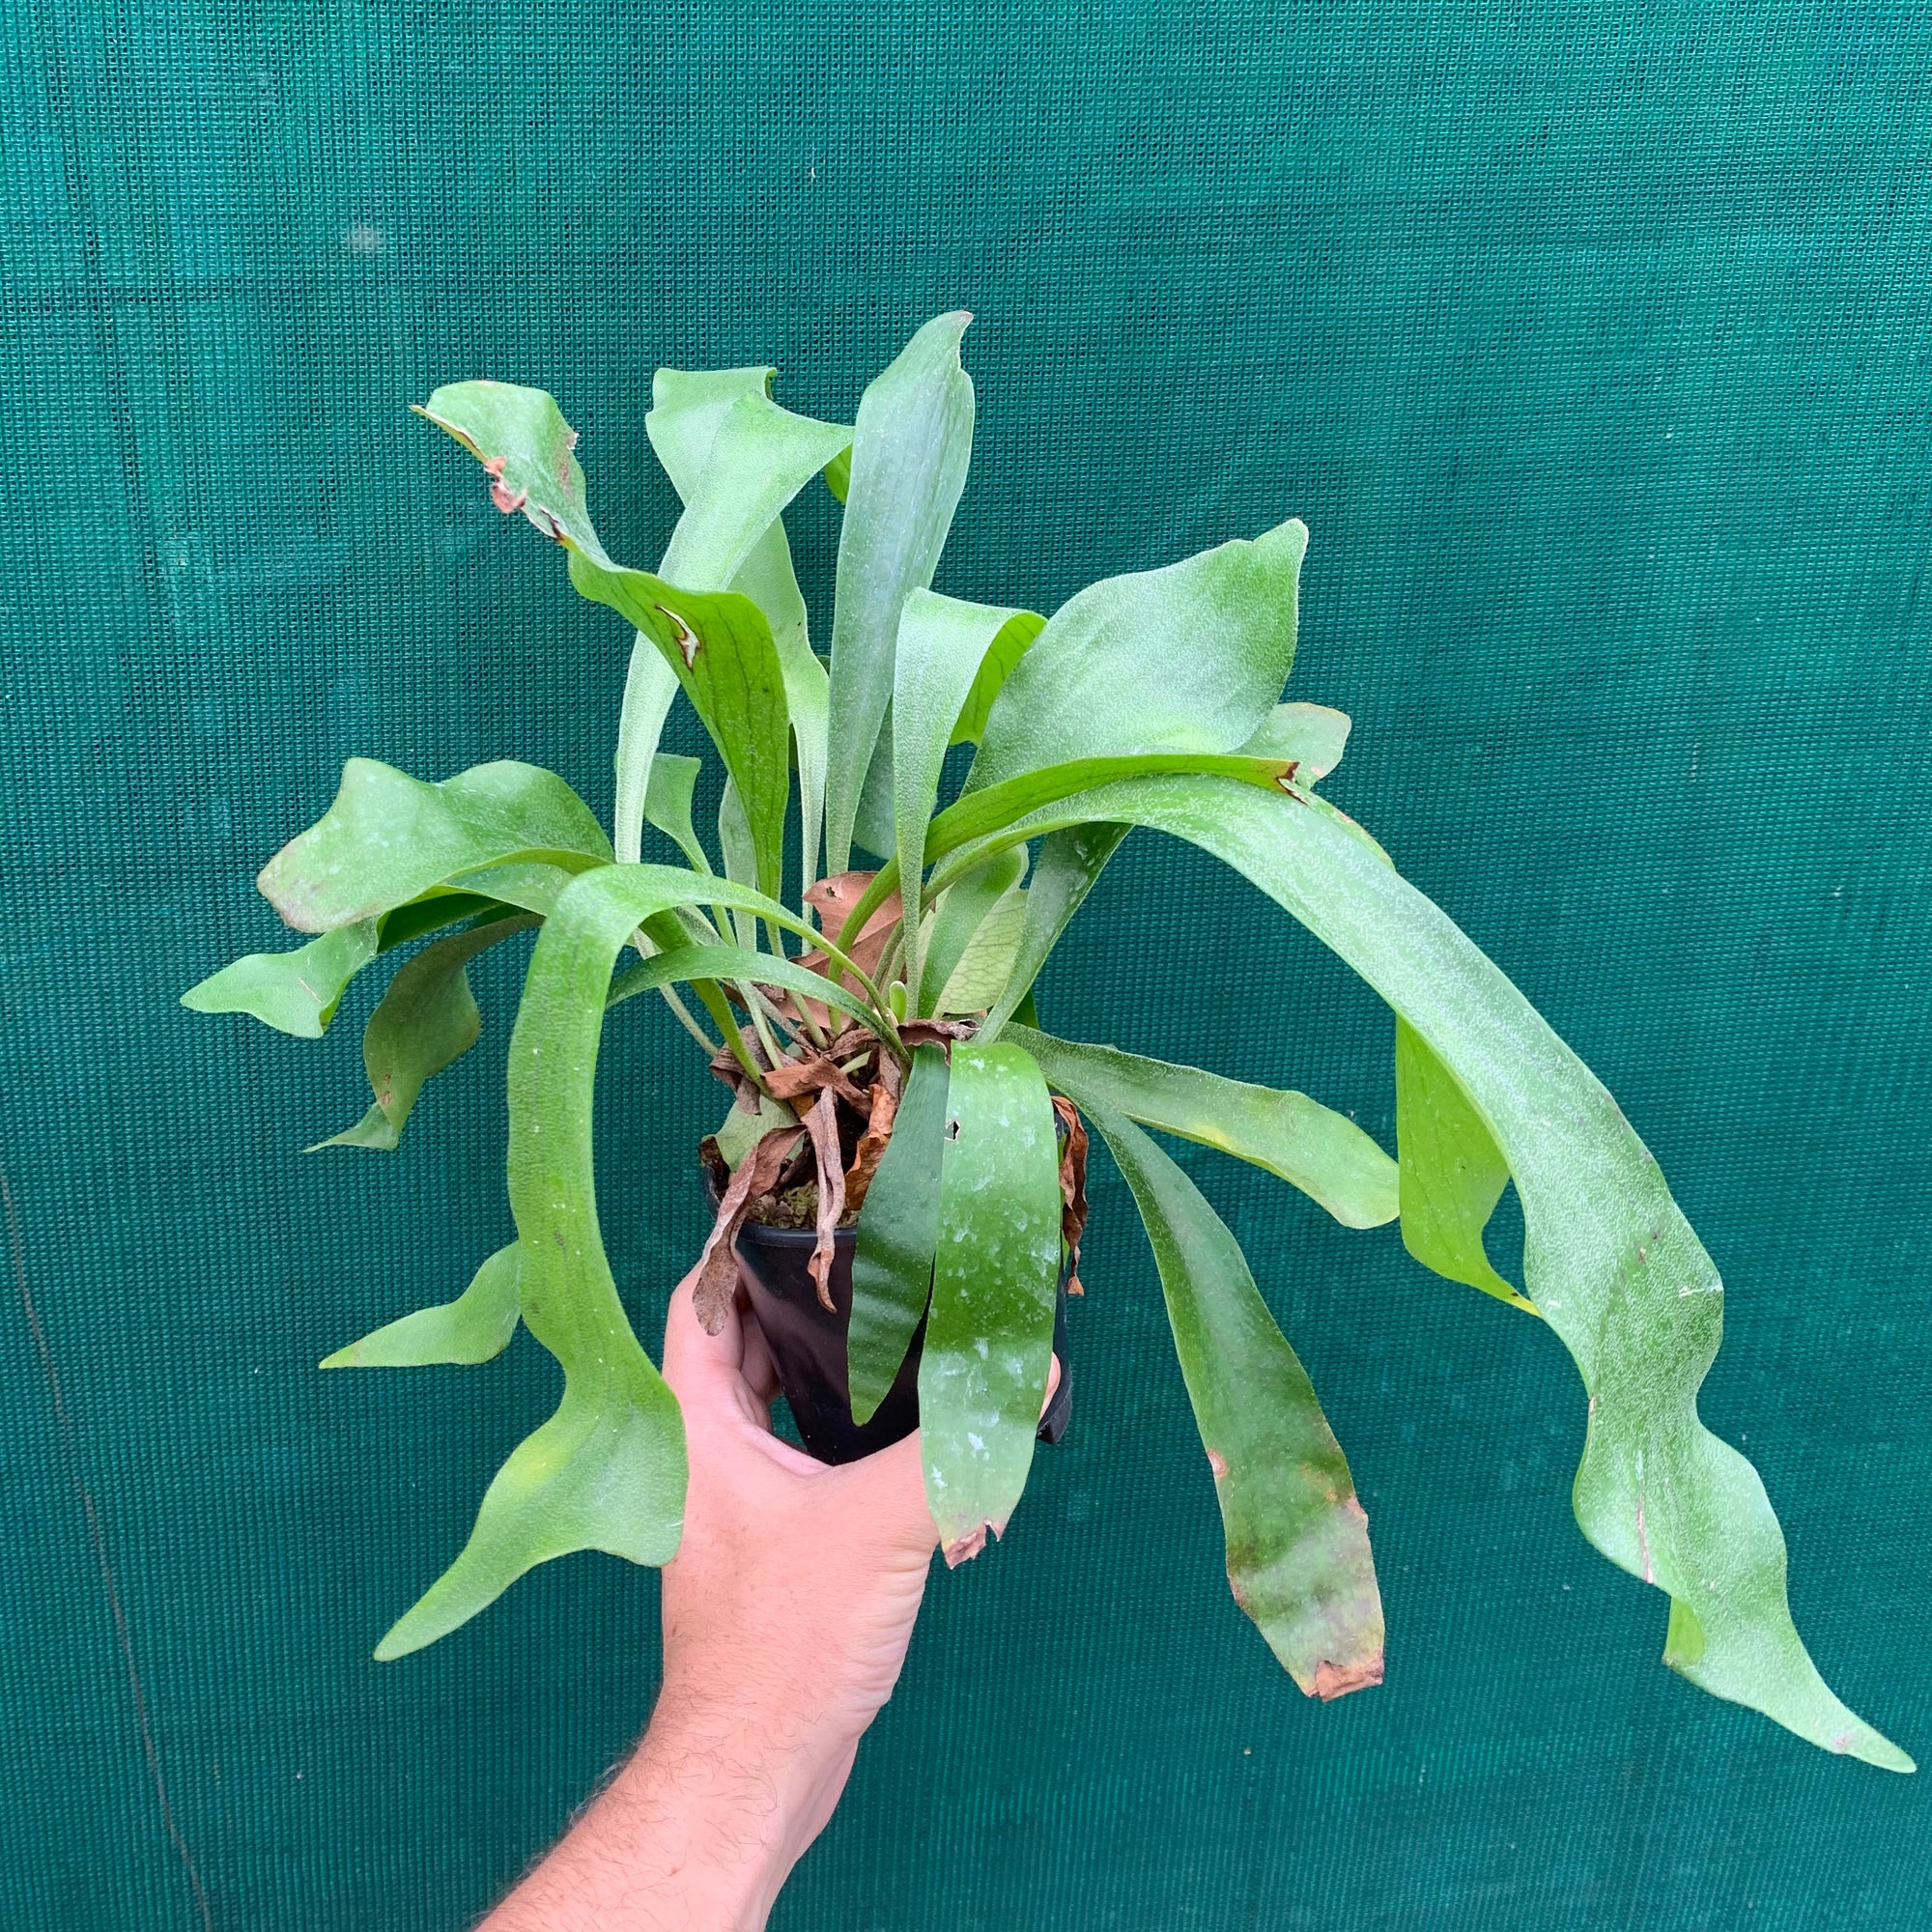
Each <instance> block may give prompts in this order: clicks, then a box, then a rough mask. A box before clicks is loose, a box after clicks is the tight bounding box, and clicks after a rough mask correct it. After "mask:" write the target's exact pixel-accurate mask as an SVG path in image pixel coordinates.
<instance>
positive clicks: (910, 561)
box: [825, 309, 973, 872]
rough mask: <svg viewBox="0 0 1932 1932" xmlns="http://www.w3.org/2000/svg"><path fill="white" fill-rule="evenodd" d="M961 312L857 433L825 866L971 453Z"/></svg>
mask: <svg viewBox="0 0 1932 1932" xmlns="http://www.w3.org/2000/svg"><path fill="white" fill-rule="evenodd" d="M971 321H972V317H971V316H970V315H968V314H967V313H966V312H965V311H964V310H963V309H962V310H957V311H955V312H954V313H952V314H951V315H942V316H937V317H935V318H934V319H933V320H932V321H931V322H928V323H927V324H926V325H925V327H923V328H922V329H921V330H920V331H919V332H918V334H916V335H915V336H914V337H913V338H912V340H911V341H910V342H909V343H907V344H906V346H905V348H904V349H903V350H901V351H900V352H899V355H898V356H897V357H896V359H895V361H894V362H893V363H892V365H891V366H890V367H889V368H888V369H886V370H885V371H884V372H883V373H882V374H881V375H879V376H878V377H876V378H875V379H874V380H873V382H872V384H870V386H869V387H868V388H867V391H866V393H865V396H864V398H863V399H862V400H861V402H860V404H859V416H858V421H857V423H856V424H855V425H854V428H853V439H852V456H851V473H850V479H849V482H848V484H847V489H846V496H845V516H844V521H843V524H842V525H841V526H840V529H839V535H838V594H837V606H836V611H835V614H834V617H833V623H832V738H831V742H832V743H833V745H834V746H836V747H837V748H838V761H837V762H836V763H835V764H833V766H832V767H831V769H830V771H829V772H828V773H827V775H826V788H825V821H826V823H825V862H826V867H827V868H828V869H829V870H831V871H834V872H839V871H843V870H844V869H845V868H846V867H847V866H849V865H850V863H851V857H852V834H853V827H854V825H855V824H856V823H857V821H858V816H859V796H860V793H861V792H862V790H863V789H864V788H865V783H866V776H867V770H868V769H869V767H870V765H871V762H872V754H873V749H874V747H875V746H877V745H878V744H879V742H880V727H881V726H882V725H884V723H885V718H886V708H887V705H888V704H889V702H890V701H891V698H892V695H893V645H894V640H895V637H896V635H897V632H898V625H899V612H900V611H901V610H902V609H903V608H904V605H905V601H906V599H907V597H908V596H910V595H911V593H912V592H913V591H915V590H923V589H924V588H926V587H927V585H929V584H930V583H931V582H932V573H933V571H934V569H935V568H936V567H937V565H938V562H939V554H940V552H941V551H942V550H943V549H944V548H945V545H946V536H947V532H948V531H949V530H950V529H951V528H952V512H953V510H954V508H955V507H956V506H957V504H958V501H959V493H960V492H961V490H962V489H964V488H965V484H966V468H967V465H968V463H969V462H970V461H971V458H972V453H973V383H972V379H971V378H970V377H969V376H968V375H967V374H966V372H965V370H964V369H962V368H961V367H960V365H959V339H960V337H961V336H962V335H963V334H964V333H965V330H966V325H967V324H968V323H969V322H971Z"/></svg>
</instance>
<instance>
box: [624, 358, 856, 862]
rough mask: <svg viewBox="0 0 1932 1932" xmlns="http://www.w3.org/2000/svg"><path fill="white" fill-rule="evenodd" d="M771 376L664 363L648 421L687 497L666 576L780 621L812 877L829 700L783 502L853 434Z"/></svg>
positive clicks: (845, 448)
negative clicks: (784, 396) (804, 411)
mask: <svg viewBox="0 0 1932 1932" xmlns="http://www.w3.org/2000/svg"><path fill="white" fill-rule="evenodd" d="M771 374H772V372H771V371H770V370H769V369H725V370H714V371H705V372H690V371H684V370H675V369H660V370H659V371H658V375H657V381H656V384H654V388H653V393H654V397H655V401H656V407H655V408H654V409H653V410H652V411H651V412H650V414H649V415H648V416H647V417H646V418H645V422H644V427H645V430H646V432H647V433H648V434H649V436H650V439H651V444H652V447H653V448H654V449H656V450H657V452H658V455H659V458H660V460H661V461H662V462H663V463H664V466H665V468H666V469H667V470H668V472H669V474H670V477H671V480H672V482H673V483H674V484H675V486H676V488H677V492H678V495H679V496H680V497H682V498H683V499H684V502H685V514H684V516H683V518H682V519H681V520H680V521H679V524H678V526H677V529H676V530H675V531H674V532H673V534H672V537H671V547H670V549H669V550H668V552H667V553H666V554H665V560H664V562H663V563H662V564H661V565H660V569H661V570H662V572H663V574H664V575H665V576H666V577H668V578H672V579H674V580H675V581H676V582H679V583H690V584H692V585H693V586H694V587H696V588H698V589H710V588H726V587H728V588H729V589H732V590H735V591H738V592H739V593H740V594H741V595H743V596H746V597H749V598H751V600H752V601H753V603H754V604H756V605H757V607H758V608H759V609H760V610H761V611H763V612H764V613H765V620H766V622H767V623H768V624H770V626H771V632H772V642H773V645H774V647H775V648H776V649H777V651H778V656H779V666H780V670H781V676H782V678H783V681H784V690H785V706H786V709H787V711H788V712H789V714H790V718H791V730H792V750H793V755H794V756H795V757H796V759H797V762H798V791H799V808H800V815H801V821H802V823H801V841H800V842H801V853H800V857H801V861H802V865H801V870H802V874H803V883H804V884H805V885H810V883H811V881H812V880H814V879H815V878H816V877H817V876H818V874H817V869H816V868H817V864H818V841H819V835H820V831H821V828H822V826H823V824H824V818H825V764H826V729H827V717H828V709H829V698H828V687H827V680H826V673H825V667H824V666H823V665H822V664H821V663H820V662H819V660H818V659H817V658H815V657H814V656H813V655H812V652H811V645H810V641H809V639H808V634H807V622H806V610H805V599H804V597H803V596H802V595H800V593H799V587H798V579H797V577H796V575H795V574H794V573H793V570H792V563H791V546H790V545H789V543H787V541H786V539H785V531H784V522H783V519H782V517H781V514H780V512H781V511H782V509H783V508H784V505H785V504H786V503H787V502H789V501H790V500H791V497H792V495H793V493H794V492H795V491H796V490H797V488H798V487H799V486H800V485H801V484H802V483H803V482H804V481H805V480H806V479H807V477H809V476H810V468H809V467H803V466H809V465H810V462H811V460H812V459H813V458H814V457H816V456H819V455H822V454H823V453H824V452H825V450H826V449H828V448H830V449H832V450H834V452H835V453H834V455H833V457H832V458H830V459H828V464H831V463H838V462H840V461H843V460H844V457H845V455H846V454H847V453H848V452H849V451H850V448H851V442H852V432H851V430H850V429H849V428H845V427H843V426H841V425H838V424H832V423H820V422H815V421H812V420H811V419H810V418H808V417H805V416H796V415H792V414H791V413H790V412H788V411H785V410H781V409H780V408H779V407H778V406H777V405H776V404H775V403H773V402H772V401H771V400H770V398H769V396H768V395H767V393H766V391H767V388H768V385H769V383H770V380H771ZM820 467H821V468H825V467H827V466H824V465H822V466H820ZM774 505H776V507H774ZM761 524H762V527H760V525H761ZM725 573H728V575H727V574H725Z"/></svg>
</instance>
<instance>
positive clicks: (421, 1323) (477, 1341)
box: [322, 1241, 521, 1369]
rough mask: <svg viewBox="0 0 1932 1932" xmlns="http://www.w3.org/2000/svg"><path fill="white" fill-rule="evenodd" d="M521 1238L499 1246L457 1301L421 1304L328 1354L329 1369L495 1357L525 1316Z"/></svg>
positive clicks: (402, 1366)
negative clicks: (521, 1307)
mask: <svg viewBox="0 0 1932 1932" xmlns="http://www.w3.org/2000/svg"><path fill="white" fill-rule="evenodd" d="M520 1276H521V1257H520V1255H519V1252H518V1248H517V1244H516V1242H515V1241H512V1242H511V1243H510V1244H509V1246H508V1247H504V1248H498V1249H497V1252H496V1253H495V1254H494V1255H492V1256H491V1257H490V1259H489V1260H488V1261H486V1262H485V1263H484V1264H483V1265H482V1266H481V1267H479V1268H478V1269H477V1270H476V1272H475V1274H474V1275H473V1276H471V1278H470V1282H469V1287H468V1288H466V1289H465V1290H464V1291H463V1293H461V1294H459V1295H458V1296H457V1297H456V1299H455V1300H454V1301H445V1302H442V1303H441V1304H440V1305H439V1306H438V1307H435V1308H419V1309H417V1310H416V1312H415V1313H414V1314H413V1315H405V1316H404V1317H403V1318H402V1320H401V1321H391V1322H389V1323H388V1324H387V1325H386V1326H385V1327H382V1328H378V1329H377V1330H376V1331H375V1333H374V1334H370V1335H365V1336H363V1338H362V1339H361V1341H359V1342H352V1343H350V1345H349V1346H348V1348H346V1349H338V1350H336V1351H335V1353H334V1354H332V1355H328V1356H326V1357H325V1358H324V1360H323V1363H322V1366H323V1367H324V1368H325V1369H418V1368H425V1367H428V1366H430V1365H431V1364H433V1363H440V1362H457V1363H476V1362H489V1361H494V1360H495V1359H496V1358H497V1356H498V1355H500V1354H501V1353H502V1352H503V1350H505V1349H507V1348H508V1347H509V1346H510V1338H511V1337H512V1336H513V1335H514V1334H515V1333H516V1332H517V1322H518V1321H519V1319H520V1315H519V1308H518V1296H517V1284H518V1281H519V1279H520Z"/></svg>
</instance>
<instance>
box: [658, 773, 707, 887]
mask: <svg viewBox="0 0 1932 1932" xmlns="http://www.w3.org/2000/svg"><path fill="white" fill-rule="evenodd" d="M703 768H704V761H703V760H702V759H701V758H687V757H682V756H680V755H679V754H678V753H675V752H660V753H658V755H657V756H656V758H655V759H653V760H652V763H651V781H650V785H649V787H648V789H647V790H646V791H645V793H644V817H645V818H646V819H647V820H648V821H649V822H650V823H651V824H652V825H654V826H655V827H656V828H657V829H658V830H659V831H660V832H662V833H663V834H664V836H665V837H666V838H668V839H669V840H670V841H671V843H672V844H674V845H675V846H676V847H677V848H678V850H679V851H680V852H682V853H683V854H684V856H685V857H686V858H687V859H689V860H690V861H691V867H692V870H693V871H696V872H708V871H710V869H711V861H710V859H709V858H708V857H707V856H706V854H705V850H704V847H703V846H702V845H701V844H700V843H699V842H698V838H697V832H696V828H695V827H694V826H693V825H692V822H691V800H692V794H693V793H694V792H695V791H696V788H697V775H698V773H699V772H700V771H702V770H703Z"/></svg>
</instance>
